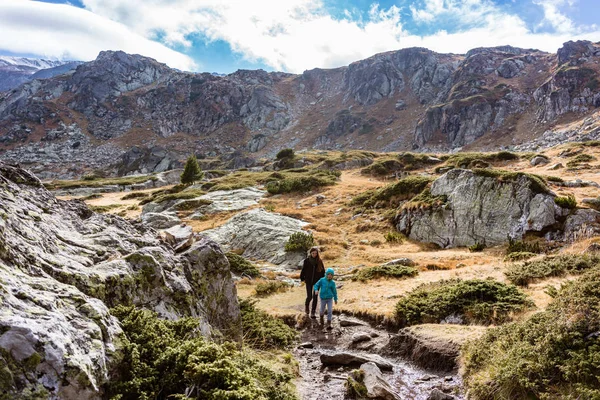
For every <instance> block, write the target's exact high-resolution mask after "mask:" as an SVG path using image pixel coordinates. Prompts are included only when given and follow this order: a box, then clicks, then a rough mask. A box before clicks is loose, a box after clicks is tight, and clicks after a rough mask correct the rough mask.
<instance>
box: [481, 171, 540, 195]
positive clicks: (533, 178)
mask: <svg viewBox="0 0 600 400" xmlns="http://www.w3.org/2000/svg"><path fill="white" fill-rule="evenodd" d="M473 173H474V174H475V175H478V176H485V177H488V178H496V179H497V180H498V181H499V182H515V181H517V180H518V179H520V178H522V177H526V178H527V179H528V180H529V182H530V185H529V188H530V189H531V191H532V192H533V193H551V191H550V189H549V188H548V185H546V181H545V180H544V178H543V177H541V176H539V175H535V174H526V173H524V172H512V171H504V170H500V169H491V168H475V169H474V170H473Z"/></svg>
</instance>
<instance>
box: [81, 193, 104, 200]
mask: <svg viewBox="0 0 600 400" xmlns="http://www.w3.org/2000/svg"><path fill="white" fill-rule="evenodd" d="M102 197H103V196H102V195H101V194H100V193H92V194H88V195H87V196H85V197H82V198H81V200H83V201H86V200H95V199H101V198H102Z"/></svg>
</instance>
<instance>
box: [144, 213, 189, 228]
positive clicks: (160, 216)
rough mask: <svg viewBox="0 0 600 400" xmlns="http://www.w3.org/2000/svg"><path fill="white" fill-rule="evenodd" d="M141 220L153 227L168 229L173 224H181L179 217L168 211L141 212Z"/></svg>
mask: <svg viewBox="0 0 600 400" xmlns="http://www.w3.org/2000/svg"><path fill="white" fill-rule="evenodd" d="M142 222H144V224H146V225H148V226H150V227H152V228H154V229H169V228H171V227H173V226H175V225H180V224H181V220H180V219H179V217H177V215H174V214H170V213H146V214H142Z"/></svg>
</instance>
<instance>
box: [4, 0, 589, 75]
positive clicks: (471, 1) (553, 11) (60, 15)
mask: <svg viewBox="0 0 600 400" xmlns="http://www.w3.org/2000/svg"><path fill="white" fill-rule="evenodd" d="M0 1H2V3H0V36H1V37H0V48H5V49H8V50H10V48H9V47H7V46H8V45H9V44H10V43H12V42H21V43H19V46H18V47H19V48H20V49H25V50H28V51H30V52H31V51H32V49H33V48H35V49H37V52H38V53H40V54H42V51H43V49H41V48H40V47H43V48H44V49H46V48H50V49H52V53H53V54H56V53H57V52H58V53H60V52H61V51H63V52H65V51H71V52H75V51H77V52H78V53H77V54H83V55H85V58H84V57H82V56H81V55H80V56H78V57H74V58H80V59H81V58H84V59H89V58H93V56H95V54H94V55H90V54H91V53H97V51H98V49H99V48H109V47H111V48H116V47H115V46H120V47H119V48H122V49H123V50H125V51H128V52H133V53H140V54H144V55H149V56H151V57H155V58H157V59H159V60H162V61H168V60H167V59H169V58H171V60H170V62H168V63H169V64H170V65H172V66H179V68H182V69H189V67H185V66H184V67H182V66H181V65H190V60H189V58H187V57H186V56H184V55H182V54H180V53H177V52H175V51H173V50H169V49H168V48H167V47H166V46H163V45H159V44H158V43H156V42H152V41H150V40H149V39H152V40H156V41H159V40H160V41H161V42H163V43H165V44H166V45H168V46H184V47H186V46H187V47H190V46H192V45H193V44H194V43H195V42H197V41H198V40H204V41H208V42H210V41H217V40H222V41H225V42H227V43H228V44H229V45H230V46H231V48H232V49H233V51H234V52H236V53H239V54H241V55H242V56H243V57H244V58H246V59H247V60H250V61H260V62H262V63H264V64H266V65H269V66H270V67H272V68H274V69H276V70H285V71H290V72H302V71H303V70H305V69H311V68H315V67H321V68H332V67H339V66H342V65H347V64H349V63H351V62H353V61H356V60H359V59H363V58H366V57H369V56H371V55H373V54H375V53H378V52H384V51H390V50H397V49H400V48H406V47H412V46H421V47H426V48H429V49H431V50H434V51H437V52H443V53H450V52H452V53H465V52H466V51H468V50H470V49H472V48H475V47H483V46H499V45H505V44H510V45H514V46H519V47H532V48H538V49H541V50H545V51H551V52H555V51H556V50H557V49H558V48H559V47H560V46H561V45H562V43H564V42H565V41H568V40H571V39H574V40H576V39H590V40H594V41H598V40H599V39H600V31H599V30H598V28H597V27H595V26H594V27H587V28H584V27H577V26H575V24H574V23H573V22H572V21H571V20H569V19H568V18H567V17H566V16H565V15H564V14H563V13H561V10H562V8H563V7H565V6H569V5H573V4H574V1H576V0H543V1H542V0H534V1H536V2H538V3H536V4H538V6H539V7H542V9H543V11H544V13H545V14H544V15H545V19H544V24H547V25H548V26H550V27H551V28H552V29H549V30H548V32H544V33H536V32H534V31H533V30H532V28H531V27H529V26H527V24H526V23H525V22H524V21H523V19H522V18H521V17H519V16H518V15H516V14H510V13H508V12H507V11H506V10H505V9H503V8H500V7H499V6H497V5H495V4H494V3H493V2H492V1H491V0H420V2H418V3H417V2H414V3H413V5H412V6H411V7H410V9H409V11H410V13H411V14H412V18H413V20H414V21H415V22H416V23H418V24H421V25H427V26H428V27H429V28H435V27H436V26H438V25H439V24H440V23H445V24H446V26H447V25H448V23H449V21H450V22H451V23H452V25H453V31H452V32H446V31H443V30H438V31H437V32H435V33H433V34H430V35H427V36H419V35H416V34H414V33H412V32H408V31H407V30H406V29H404V24H403V22H405V21H402V19H401V18H402V16H401V15H402V13H401V10H400V9H399V8H398V7H395V6H392V7H390V8H387V9H382V8H381V7H379V6H378V5H377V4H374V5H373V6H372V7H371V9H370V11H369V12H368V13H366V14H365V15H362V16H360V17H359V18H358V19H357V18H356V16H357V11H356V10H355V9H351V10H348V11H347V12H346V13H342V16H340V17H337V18H334V17H333V16H332V15H330V14H329V13H328V12H327V11H326V7H325V5H324V4H323V0H285V1H284V0H243V1H242V0H81V1H82V2H83V4H84V5H85V7H86V8H87V10H89V11H91V12H85V11H82V10H77V9H75V8H73V7H67V6H56V5H44V6H42V5H39V6H38V4H40V3H35V4H36V6H35V7H34V8H35V9H37V11H36V12H32V13H25V14H24V15H21V16H20V18H19V19H18V20H15V21H11V19H12V18H9V17H7V16H6V14H7V13H6V12H4V11H3V7H4V8H6V7H5V6H6V1H8V4H13V5H19V6H20V7H19V8H21V9H24V7H25V6H24V5H27V6H29V7H31V4H32V3H30V2H27V1H24V0H21V1H16V0H0ZM40 7H45V8H44V11H41V8H40ZM58 7H61V8H60V9H59V8H58ZM46 10H47V11H46ZM59 10H60V11H59ZM51 11H52V12H51ZM92 13H93V14H92ZM50 14H53V15H54V16H53V17H52V16H51V15H50ZM31 15H34V18H32V17H31ZM3 19H6V20H7V21H3ZM31 20H33V21H34V22H35V24H31ZM49 20H55V21H67V23H65V22H61V24H63V26H59V25H60V24H53V23H51V21H49ZM108 20H112V21H114V22H109V21H108ZM19 21H20V22H19ZM24 25H27V27H26V29H25V27H24ZM49 25H50V27H48V26H49ZM37 26H47V28H45V29H44V28H41V31H39V32H37V31H36V30H37V29H38V28H37ZM11 27H12V28H11ZM125 27H126V28H125ZM9 29H12V30H11V31H10V32H9V31H8V30H9ZM127 29H128V30H129V31H128V30H127ZM430 30H431V29H430ZM3 32H6V33H3ZM20 32H29V33H28V34H26V35H21V33H20ZM31 32H34V34H31ZM36 32H37V33H36ZM132 32H133V33H132ZM19 36H24V37H26V38H29V41H27V42H25V40H26V39H23V40H20V39H18V40H16V41H15V40H13V39H12V38H13V37H17V38H18V37H19ZM45 36H48V38H45ZM40 37H44V38H45V40H43V41H42V42H41V43H42V44H41V45H36V43H35V42H36V41H37V40H38V39H39V38H40ZM79 38H82V39H81V40H80V39H79ZM144 38H147V39H144ZM4 42H6V43H4ZM9 42H10V43H9ZM36 46H37V47H36Z"/></svg>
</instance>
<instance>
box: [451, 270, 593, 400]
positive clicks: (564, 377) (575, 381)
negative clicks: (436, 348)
mask: <svg viewBox="0 0 600 400" xmlns="http://www.w3.org/2000/svg"><path fill="white" fill-rule="evenodd" d="M554 296H555V297H554V299H553V300H552V303H551V304H550V305H549V306H548V308H547V309H546V310H545V311H542V312H539V313H536V314H534V315H533V316H531V317H529V318H528V319H526V320H524V321H521V322H516V323H511V324H507V325H505V326H502V327H498V328H493V329H490V330H488V331H487V332H486V334H485V335H484V336H483V337H481V338H480V339H477V340H474V341H472V342H470V343H468V344H467V345H466V346H464V347H463V349H462V365H463V371H464V382H465V386H466V388H467V390H468V392H469V398H472V399H474V400H483V399H486V400H487V399H501V400H502V399H506V400H508V399H566V400H576V399H598V398H600V378H599V377H600V363H599V362H598V360H599V359H600V335H598V331H599V329H600V312H599V310H600V269H598V268H594V269H592V270H590V271H588V272H586V273H585V274H584V275H583V276H581V277H580V278H579V279H577V280H575V281H572V282H568V283H566V284H564V285H563V286H562V287H561V288H560V289H559V290H558V291H555V293H554Z"/></svg>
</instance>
